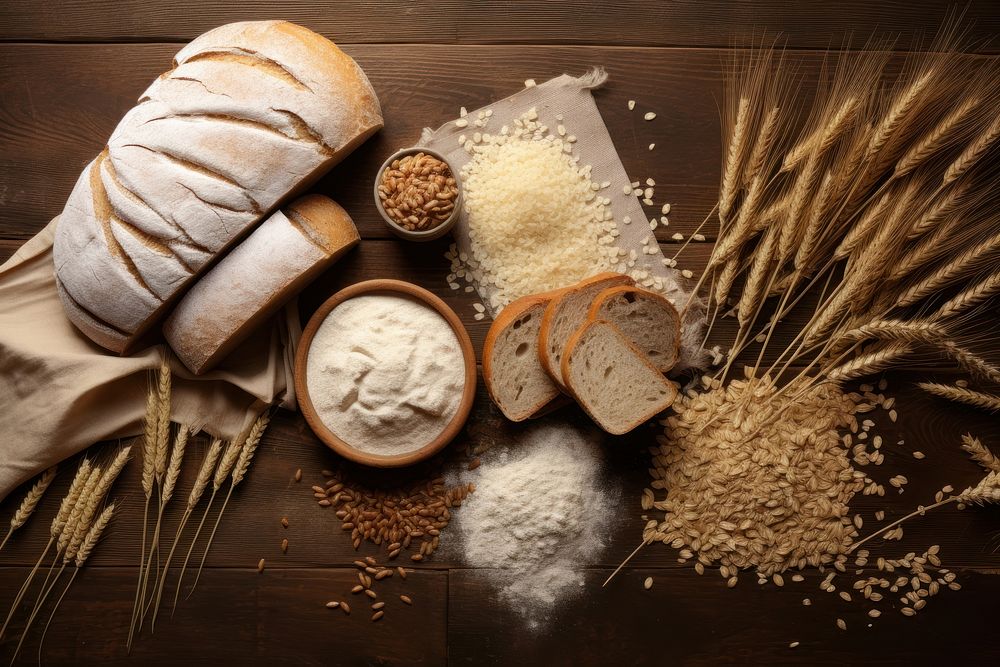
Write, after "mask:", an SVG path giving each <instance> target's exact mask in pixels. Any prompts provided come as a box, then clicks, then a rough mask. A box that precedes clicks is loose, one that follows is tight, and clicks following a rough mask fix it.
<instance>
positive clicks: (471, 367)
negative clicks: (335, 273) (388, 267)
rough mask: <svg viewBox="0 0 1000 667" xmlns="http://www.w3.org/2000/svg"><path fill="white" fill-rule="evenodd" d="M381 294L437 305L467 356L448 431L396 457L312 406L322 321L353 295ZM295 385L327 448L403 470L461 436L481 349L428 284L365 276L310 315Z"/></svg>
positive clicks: (304, 411)
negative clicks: (348, 433)
mask: <svg viewBox="0 0 1000 667" xmlns="http://www.w3.org/2000/svg"><path fill="white" fill-rule="evenodd" d="M378 292H383V293H390V294H395V295H399V294H402V295H405V296H409V297H412V298H415V299H417V300H418V301H420V302H421V303H424V304H426V305H428V306H430V307H431V308H433V309H434V311H435V312H437V313H438V314H440V315H441V316H442V317H444V319H445V321H446V322H448V324H449V325H450V326H451V329H452V331H454V332H455V336H456V337H457V338H458V343H459V346H460V347H461V349H462V357H463V359H464V360H465V387H464V388H463V390H462V399H461V401H460V402H459V404H458V410H457V411H456V412H455V416H454V417H452V419H451V421H450V422H448V424H447V425H446V426H445V428H444V430H442V431H441V433H440V434H439V435H438V436H437V437H436V438H434V440H432V441H431V442H429V443H427V444H426V445H424V446H423V447H421V448H420V449H417V450H414V451H412V452H407V453H405V454H394V455H391V456H383V455H379V454H371V453H369V452H363V451H361V450H359V449H357V448H355V447H353V446H351V445H350V444H349V443H347V442H345V441H344V440H342V439H340V438H339V437H338V436H337V435H336V434H335V433H334V432H333V431H331V430H330V429H329V428H328V427H327V426H326V424H324V423H323V421H322V420H321V419H320V418H319V415H318V414H317V413H316V408H315V407H314V406H313V403H312V399H311V398H310V397H309V389H308V386H307V381H306V366H307V363H308V359H309V349H310V348H311V347H312V342H313V338H314V337H315V336H316V332H317V331H318V330H319V327H320V325H322V323H323V321H324V320H325V319H326V317H327V316H328V315H329V314H330V312H331V311H333V309H334V308H336V307H337V306H339V305H340V304H342V303H344V302H345V301H347V300H349V299H353V298H354V297H356V296H362V295H366V294H373V293H378ZM293 383H294V385H295V393H296V395H297V396H296V398H297V400H298V403H299V409H300V410H301V411H302V415H303V416H304V417H305V418H306V422H307V423H308V424H309V427H310V428H311V429H312V430H313V433H315V434H316V436H317V437H318V438H319V439H320V440H322V441H323V443H324V444H325V445H326V446H327V447H329V448H330V449H332V450H333V451H334V452H336V453H337V454H340V455H341V456H343V457H344V458H346V459H349V460H351V461H355V462H356V463H361V464H363V465H367V466H372V467H375V468H398V467H402V466H408V465H412V464H414V463H418V462H420V461H423V460H425V459H428V458H430V457H431V456H433V455H434V454H436V453H438V452H439V451H441V450H442V449H444V447H445V446H446V445H447V444H448V443H449V442H451V441H452V440H453V439H454V437H455V436H456V435H458V432H459V431H460V430H461V429H462V427H463V426H464V425H465V422H466V420H467V419H468V418H469V413H470V412H471V411H472V403H473V400H474V399H475V396H476V353H475V350H474V349H473V347H472V340H471V339H470V338H469V333H468V332H467V331H466V330H465V327H464V326H462V322H461V320H459V318H458V315H457V314H456V313H455V311H454V310H452V309H451V307H450V306H448V304H446V303H445V302H444V301H442V300H441V299H440V298H439V297H437V296H435V295H434V294H432V293H431V292H429V291H427V290H426V289H424V288H423V287H419V286H418V285H414V284H413V283H408V282H405V281H402V280H392V279H389V278H380V279H375V280H365V281H362V282H359V283H355V284H353V285H350V286H348V287H345V288H344V289H342V290H340V291H339V292H337V293H336V294H334V295H333V296H331V297H330V298H329V299H327V300H326V301H324V302H323V304H322V305H321V306H320V307H319V308H318V309H317V310H316V312H315V313H313V316H312V317H311V318H309V322H308V324H306V327H305V329H304V330H303V331H302V338H301V339H300V340H299V347H298V349H297V350H296V352H295V368H294V377H293Z"/></svg>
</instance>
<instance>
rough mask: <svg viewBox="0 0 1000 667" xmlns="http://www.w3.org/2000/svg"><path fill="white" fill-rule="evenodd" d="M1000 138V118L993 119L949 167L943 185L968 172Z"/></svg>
mask: <svg viewBox="0 0 1000 667" xmlns="http://www.w3.org/2000/svg"><path fill="white" fill-rule="evenodd" d="M998 137H1000V116H997V117H996V118H994V119H993V122H992V123H990V124H989V125H988V126H986V129H984V130H983V131H982V132H981V133H980V134H979V136H978V137H976V139H975V141H973V142H972V143H970V144H969V145H968V146H967V147H966V149H965V150H964V151H962V152H961V154H959V156H958V157H957V158H955V161H954V162H952V163H951V164H950V165H948V169H947V170H945V172H944V179H943V181H942V182H943V184H944V185H948V184H949V183H952V182H954V181H956V180H958V179H959V178H960V177H961V176H962V174H965V173H966V172H968V171H969V170H970V169H972V167H973V166H974V165H975V164H976V163H977V162H978V161H979V159H980V158H981V157H983V155H985V154H986V152H987V151H988V150H989V149H990V147H991V146H992V145H993V142H995V141H996V140H997V138H998Z"/></svg>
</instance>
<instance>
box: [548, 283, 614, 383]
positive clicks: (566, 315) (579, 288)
mask: <svg viewBox="0 0 1000 667" xmlns="http://www.w3.org/2000/svg"><path fill="white" fill-rule="evenodd" d="M632 284H633V281H632V279H631V278H629V277H628V276H625V275H622V274H620V273H599V274H597V275H596V276H592V277H590V278H587V279H586V280H582V281H580V282H578V283H577V284H576V285H573V286H572V287H569V288H567V289H565V290H564V291H563V292H562V293H561V294H559V295H557V296H555V297H554V298H553V299H552V300H551V301H550V302H549V305H548V306H547V307H546V308H545V315H544V316H543V317H542V328H541V331H540V333H539V343H538V358H539V359H540V360H541V362H542V366H543V367H544V368H545V370H546V371H547V372H548V374H549V377H551V378H552V379H553V380H554V381H555V382H556V384H558V385H559V386H560V387H562V388H563V389H565V388H566V387H565V385H564V384H563V378H562V370H561V366H560V364H561V363H562V358H563V349H564V348H565V347H566V342H567V341H568V340H569V338H570V336H572V335H573V332H575V331H576V330H577V329H579V328H580V326H581V325H582V324H583V323H584V322H586V321H587V312H588V311H589V310H590V303H591V302H592V301H593V300H594V297H595V296H597V295H598V294H599V293H600V292H602V291H604V290H605V289H607V288H609V287H614V286H616V285H632Z"/></svg>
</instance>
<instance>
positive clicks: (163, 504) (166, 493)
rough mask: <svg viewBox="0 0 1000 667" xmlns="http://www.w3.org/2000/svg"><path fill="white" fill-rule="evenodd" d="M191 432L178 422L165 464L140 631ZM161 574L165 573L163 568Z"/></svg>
mask: <svg viewBox="0 0 1000 667" xmlns="http://www.w3.org/2000/svg"><path fill="white" fill-rule="evenodd" d="M190 434H191V427H190V426H188V425H187V424H180V425H179V426H178V428H177V434H176V435H175V436H174V444H173V447H171V449H170V461H169V462H168V464H167V470H166V473H165V476H164V480H163V487H162V488H161V489H160V507H159V510H158V511H157V514H156V525H155V527H154V528H153V539H152V541H151V542H150V546H149V556H148V558H147V560H146V569H145V574H144V576H143V582H142V593H141V598H140V602H142V600H145V591H146V586H147V584H148V582H149V572H150V568H151V567H152V566H153V553H154V552H156V554H157V566H156V568H155V570H154V572H155V573H156V576H155V577H154V578H153V591H154V592H153V594H152V595H150V597H149V601H148V602H145V603H144V604H143V606H142V610H141V611H140V612H139V619H138V621H137V628H138V630H139V631H142V624H143V621H144V619H145V617H146V613H147V612H148V611H149V605H151V604H153V602H154V600H156V592H155V591H157V590H158V589H159V588H160V581H159V578H160V576H161V575H160V572H161V570H160V567H159V553H160V530H161V528H162V525H163V514H164V512H165V511H166V508H167V503H169V502H170V499H171V498H172V497H173V495H174V488H175V487H176V485H177V478H178V477H179V476H180V473H181V464H182V463H183V461H184V451H185V449H186V448H187V441H188V437H189V436H190ZM162 572H163V574H164V575H165V574H166V570H165V569H164V570H163V571H162Z"/></svg>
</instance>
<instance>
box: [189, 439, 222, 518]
mask: <svg viewBox="0 0 1000 667" xmlns="http://www.w3.org/2000/svg"><path fill="white" fill-rule="evenodd" d="M220 453H222V440H220V439H219V438H215V439H214V440H212V444H211V446H210V447H209V448H208V453H207V454H205V460H204V461H202V462H201V468H199V470H198V477H197V478H196V479H195V481H194V486H193V487H192V488H191V493H190V494H188V501H187V508H188V509H194V507H195V505H197V504H198V501H199V500H201V496H202V494H203V493H204V492H205V487H206V486H208V481H209V480H210V479H212V473H213V471H214V470H215V462H216V461H218V460H219V454H220Z"/></svg>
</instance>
